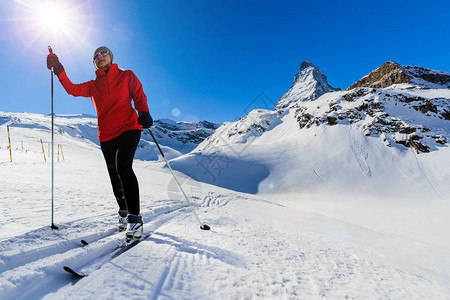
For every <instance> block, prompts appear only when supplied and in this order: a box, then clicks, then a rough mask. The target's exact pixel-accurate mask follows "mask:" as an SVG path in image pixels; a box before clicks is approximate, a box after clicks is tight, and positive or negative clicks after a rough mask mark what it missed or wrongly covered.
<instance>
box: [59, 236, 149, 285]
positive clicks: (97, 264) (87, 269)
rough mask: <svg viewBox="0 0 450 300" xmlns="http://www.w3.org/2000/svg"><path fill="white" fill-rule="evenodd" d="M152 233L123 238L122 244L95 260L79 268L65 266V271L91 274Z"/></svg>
mask: <svg viewBox="0 0 450 300" xmlns="http://www.w3.org/2000/svg"><path fill="white" fill-rule="evenodd" d="M149 236H150V234H148V235H143V236H142V237H141V238H140V239H137V240H130V239H121V240H120V244H119V245H118V246H117V247H115V248H113V249H112V250H108V251H107V252H105V253H104V254H103V255H101V256H100V257H98V258H96V259H94V260H93V261H91V262H89V263H87V264H86V265H84V266H81V267H79V268H71V267H69V266H64V268H63V269H64V271H66V272H68V273H70V274H72V275H74V276H75V277H78V278H83V277H87V276H89V274H91V273H92V272H94V271H96V270H98V269H100V268H101V267H102V266H103V265H105V264H106V263H108V262H110V261H111V260H113V259H114V258H116V257H118V256H119V255H121V254H122V253H125V252H126V251H128V250H130V249H131V248H133V247H134V246H136V245H137V244H139V243H140V242H142V241H143V240H145V239H146V238H148V237H149Z"/></svg>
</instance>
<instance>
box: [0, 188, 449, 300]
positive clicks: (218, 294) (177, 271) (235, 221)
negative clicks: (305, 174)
mask: <svg viewBox="0 0 450 300" xmlns="http://www.w3.org/2000/svg"><path fill="white" fill-rule="evenodd" d="M249 205H250V206H252V207H254V212H255V215H256V216H258V217H256V218H254V217H249V216H248V215H246V214H245V213H243V212H242V211H243V208H244V207H247V206H249ZM159 209H160V211H159V212H158V213H155V214H153V216H152V217H151V218H150V215H149V214H147V215H146V216H145V217H144V219H151V221H150V222H147V223H146V231H147V230H148V228H151V229H152V230H155V232H154V234H153V235H151V236H150V237H149V238H148V239H147V240H145V241H143V242H141V243H140V244H139V245H137V246H136V247H134V248H133V249H131V250H129V251H128V252H127V253H126V255H122V256H119V257H117V258H116V259H114V260H113V261H111V262H110V263H108V264H106V265H104V266H103V267H102V268H101V269H100V270H97V271H95V272H93V273H92V274H91V275H90V276H89V277H86V278H82V279H80V280H76V279H74V278H73V277H71V275H70V274H67V273H65V272H64V271H62V265H63V264H65V263H68V262H69V261H75V258H76V257H77V255H76V254H73V255H71V253H70V252H76V253H80V256H82V255H83V253H91V252H87V249H88V247H91V245H92V246H94V245H95V243H96V242H94V244H91V245H89V246H87V247H84V248H83V247H81V246H80V247H74V248H72V249H70V250H67V251H66V253H64V255H61V256H62V258H61V259H59V258H58V255H60V254H56V253H55V254H54V255H52V256H49V257H47V258H43V259H44V260H47V261H51V260H53V261H54V264H53V265H51V266H46V267H43V264H42V262H39V261H35V262H31V263H30V262H27V263H25V264H24V265H22V266H16V267H15V269H14V270H11V271H10V272H11V273H8V271H7V272H4V273H3V275H2V279H1V281H0V287H1V292H2V295H3V296H5V297H7V298H16V299H34V298H40V297H44V299H89V298H91V297H92V295H96V296H95V297H96V299H120V298H122V297H129V296H130V295H129V293H130V291H132V295H133V297H132V298H135V299H254V298H264V299H344V298H346V299H448V298H447V296H446V295H447V294H446V292H448V291H445V290H443V289H442V287H440V286H439V285H437V284H436V283H435V282H433V281H431V280H429V279H426V278H424V277H422V276H420V275H414V274H411V273H408V272H406V271H403V270H401V269H396V268H394V267H390V266H385V265H381V264H378V263H375V262H372V261H370V260H368V259H366V258H363V257H359V256H358V255H357V254H355V252H356V251H353V250H356V249H352V248H351V246H349V247H344V248H339V247H335V248H331V247H329V246H326V245H324V243H323V242H322V241H321V238H320V236H319V235H317V234H315V233H312V232H310V231H308V229H306V230H302V228H288V227H285V226H289V225H285V224H282V223H283V222H284V218H287V219H290V218H293V217H294V218H295V216H293V215H290V214H289V213H288V212H287V211H286V208H284V207H282V206H280V205H276V204H272V203H270V202H267V201H257V200H255V199H247V198H245V197H242V196H239V195H233V194H231V193H230V194H225V195H224V194H216V193H209V194H208V195H207V196H205V197H204V199H203V202H202V204H201V206H200V207H198V210H199V213H200V214H202V215H208V216H209V217H208V219H210V220H208V221H211V222H212V223H210V224H211V228H212V229H211V231H209V232H207V231H201V230H199V229H198V228H195V226H191V225H192V223H193V222H194V220H193V217H192V215H191V214H190V212H189V209H188V208H187V207H179V208H176V209H173V207H171V208H170V209H169V208H166V209H163V208H161V207H160V208H159ZM280 215H282V216H284V217H283V218H282V221H280V218H279V217H280ZM250 218H251V219H250ZM212 220H213V221H212ZM280 222H281V224H280ZM286 222H290V220H287V221H286ZM184 237H187V238H184ZM18 238H20V237H18ZM105 239H107V238H104V239H100V240H99V241H98V242H100V241H102V240H105ZM98 242H97V243H98ZM85 249H86V251H85ZM144 254H145V257H143V255H144ZM91 258H92V257H91ZM27 273H28V275H27ZM10 274H11V275H10ZM30 284H31V285H32V287H33V288H29V285H30ZM25 287H27V288H26V289H25ZM49 287H51V288H49ZM99 287H101V288H102V292H101V293H99V292H98V289H99ZM24 290H25V291H26V292H24ZM5 299H6V298H5Z"/></svg>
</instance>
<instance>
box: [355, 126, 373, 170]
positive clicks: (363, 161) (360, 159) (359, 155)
mask: <svg viewBox="0 0 450 300" xmlns="http://www.w3.org/2000/svg"><path fill="white" fill-rule="evenodd" d="M353 127H354V125H352V126H351V127H350V129H349V144H350V149H351V150H352V152H353V156H354V158H355V160H356V162H357V163H358V166H359V168H360V169H361V172H362V173H363V174H364V175H365V176H370V175H372V171H371V170H370V167H369V164H368V163H367V159H368V157H369V154H368V153H367V151H365V147H364V144H363V142H362V138H363V135H362V131H361V130H360V129H358V130H354V129H353ZM358 127H359V126H358Z"/></svg>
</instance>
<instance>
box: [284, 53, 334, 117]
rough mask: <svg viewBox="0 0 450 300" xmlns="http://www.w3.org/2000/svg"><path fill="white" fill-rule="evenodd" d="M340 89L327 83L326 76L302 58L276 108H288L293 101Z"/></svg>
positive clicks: (296, 101)
mask: <svg viewBox="0 0 450 300" xmlns="http://www.w3.org/2000/svg"><path fill="white" fill-rule="evenodd" d="M338 90H340V89H339V88H333V87H332V86H331V85H329V84H328V80H327V77H326V76H325V74H323V72H322V71H321V70H320V69H319V68H318V67H316V66H315V65H313V64H312V63H310V62H308V61H306V60H304V61H303V62H302V63H301V65H300V71H298V73H297V74H295V77H294V82H293V83H292V86H291V88H290V89H289V90H288V91H287V92H286V93H285V94H284V95H283V96H282V97H281V98H280V99H278V102H277V104H276V107H275V108H276V109H284V108H289V107H290V106H292V105H293V104H295V103H298V102H304V101H313V100H314V99H317V98H318V97H320V96H322V95H323V94H326V93H329V92H334V91H338Z"/></svg>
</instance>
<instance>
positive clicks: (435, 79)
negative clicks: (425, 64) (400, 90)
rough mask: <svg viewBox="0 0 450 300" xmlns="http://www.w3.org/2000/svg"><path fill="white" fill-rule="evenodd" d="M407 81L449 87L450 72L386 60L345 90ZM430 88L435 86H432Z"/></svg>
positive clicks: (424, 85)
mask: <svg viewBox="0 0 450 300" xmlns="http://www.w3.org/2000/svg"><path fill="white" fill-rule="evenodd" d="M401 83H408V84H413V85H418V86H421V87H425V88H430V86H429V84H435V85H442V87H443V88H448V87H450V73H446V72H442V71H435V70H431V69H426V68H422V67H417V66H401V65H399V64H397V63H395V62H392V61H388V62H386V63H384V64H382V65H381V66H380V67H379V68H378V69H376V70H374V71H372V72H371V73H370V74H368V75H366V76H364V77H363V78H361V79H360V80H358V81H357V82H355V83H354V84H352V85H351V86H350V87H348V88H347V90H352V89H355V88H359V87H369V88H386V87H389V86H391V85H393V84H401ZM432 88H436V87H435V86H433V87H432Z"/></svg>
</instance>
